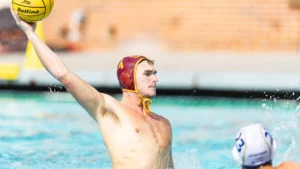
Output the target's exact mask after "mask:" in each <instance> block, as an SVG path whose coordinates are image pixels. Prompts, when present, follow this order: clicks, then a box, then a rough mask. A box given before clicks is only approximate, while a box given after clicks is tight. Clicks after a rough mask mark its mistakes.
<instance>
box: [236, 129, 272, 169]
mask: <svg viewBox="0 0 300 169" xmlns="http://www.w3.org/2000/svg"><path fill="white" fill-rule="evenodd" d="M276 149H277V144H276V142H275V140H273V137H272V135H271V134H270V132H269V131H268V129H267V128H265V127H264V126H262V125H261V124H250V125H248V126H245V127H243V128H242V129H241V130H240V131H239V132H238V133H237V136H236V139H235V146H234V147H233V149H232V156H233V158H234V160H235V161H236V162H237V163H238V164H240V165H241V166H243V167H258V166H261V165H263V164H265V163H267V162H270V161H271V160H272V159H273V157H274V156H275V153H276Z"/></svg>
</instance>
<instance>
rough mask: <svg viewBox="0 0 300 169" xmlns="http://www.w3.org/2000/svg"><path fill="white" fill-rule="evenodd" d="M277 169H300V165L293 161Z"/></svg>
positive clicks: (284, 163)
mask: <svg viewBox="0 0 300 169" xmlns="http://www.w3.org/2000/svg"><path fill="white" fill-rule="evenodd" d="M277 169H300V163H296V162H293V161H287V162H283V163H281V164H280V165H279V166H278V167H277Z"/></svg>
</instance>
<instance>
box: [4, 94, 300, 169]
mask: <svg viewBox="0 0 300 169" xmlns="http://www.w3.org/2000/svg"><path fill="white" fill-rule="evenodd" d="M115 97H116V98H118V99H119V98H120V97H119V96H115ZM297 106H298V102H297V101H292V100H274V99H270V100H265V99H256V100H254V99H253V100H247V99H228V98H226V99H225V98H209V97H185V96H180V97H179V96H178V97H174V96H172V97H165V96H158V97H156V98H155V99H154V100H153V105H152V109H153V111H154V112H156V113H158V114H161V115H163V116H165V117H167V118H168V119H169V120H170V122H171V124H172V127H173V145H172V148H173V156H174V157H173V158H174V163H175V167H176V169H200V168H204V169H225V168H226V169H228V168H231V169H239V168H240V167H238V166H237V165H236V163H235V162H234V161H233V159H232V157H231V149H232V147H233V145H234V139H235V135H236V133H237V132H238V130H239V128H241V127H243V126H245V125H247V124H249V123H254V122H260V123H263V124H265V125H266V126H267V127H269V129H270V130H271V132H272V133H273V137H274V138H275V139H276V140H277V142H278V144H279V148H278V152H277V154H276V157H275V159H274V164H275V165H277V164H279V163H280V162H281V161H283V160H284V159H287V158H289V157H290V156H287V154H288V151H289V148H291V147H292V146H291V142H292V139H294V141H295V143H296V144H295V147H292V149H296V148H299V147H297V144H298V142H299V138H300V134H299V133H300V132H298V130H299V127H298V126H297V125H298V116H299V117H300V115H299V114H298V110H299V108H298V107H297ZM0 107H1V109H0V168H1V169H2V168H3V169H44V168H45V169H53V168H59V169H71V168H72V169H73V168H74V169H96V168H100V169H108V168H111V163H110V159H109V156H108V153H107V150H106V148H105V146H104V145H103V143H102V139H101V135H100V132H99V129H98V126H97V124H96V122H94V121H93V120H92V119H91V118H90V117H89V115H88V114H87V113H86V112H85V111H84V109H83V108H81V107H80V106H79V105H78V104H77V103H76V102H75V100H74V99H73V98H72V97H71V96H70V95H69V94H68V93H16V92H13V93H10V92H6V93H4V92H1V94H0ZM298 150H299V149H298ZM295 153H298V154H296V155H297V157H296V158H297V160H300V151H298V152H292V154H295Z"/></svg>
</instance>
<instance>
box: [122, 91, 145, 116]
mask: <svg viewBox="0 0 300 169" xmlns="http://www.w3.org/2000/svg"><path fill="white" fill-rule="evenodd" d="M140 101H141V98H140V97H139V96H138V94H136V93H133V92H123V96H122V101H121V102H122V103H123V104H126V105H127V106H128V107H129V108H131V109H134V110H135V111H138V112H143V106H142V105H139V103H140Z"/></svg>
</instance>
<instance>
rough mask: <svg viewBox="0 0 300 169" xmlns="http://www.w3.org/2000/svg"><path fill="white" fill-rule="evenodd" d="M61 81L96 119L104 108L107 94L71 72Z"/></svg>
mask: <svg viewBox="0 0 300 169" xmlns="http://www.w3.org/2000/svg"><path fill="white" fill-rule="evenodd" d="M61 83H62V84H63V85H64V86H65V87H66V88H67V90H68V91H69V92H70V93H71V94H72V96H73V97H74V98H75V99H76V101H77V102H78V103H79V104H80V105H81V106H82V107H83V108H84V109H85V110H86V111H87V112H88V113H89V114H90V116H91V117H92V118H93V119H94V120H96V119H97V116H98V114H99V113H101V111H102V110H103V109H104V106H105V96H104V94H102V93H99V92H98V91H97V90H96V89H95V88H94V87H93V86H91V85H90V84H88V83H87V82H85V81H84V80H83V79H81V78H80V77H79V76H77V75H75V74H74V73H72V72H70V73H68V74H67V75H66V76H65V77H63V78H62V79H61Z"/></svg>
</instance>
